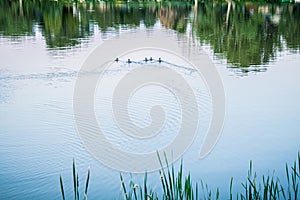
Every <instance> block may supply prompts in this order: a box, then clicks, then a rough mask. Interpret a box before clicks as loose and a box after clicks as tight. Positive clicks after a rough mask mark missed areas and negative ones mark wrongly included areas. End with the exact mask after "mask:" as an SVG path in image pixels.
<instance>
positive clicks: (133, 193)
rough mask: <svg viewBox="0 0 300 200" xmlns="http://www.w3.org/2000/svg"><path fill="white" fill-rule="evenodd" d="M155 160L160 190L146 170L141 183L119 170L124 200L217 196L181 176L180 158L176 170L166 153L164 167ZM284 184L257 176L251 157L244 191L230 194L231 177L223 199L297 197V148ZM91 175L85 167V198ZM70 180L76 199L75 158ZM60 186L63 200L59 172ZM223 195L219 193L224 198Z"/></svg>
mask: <svg viewBox="0 0 300 200" xmlns="http://www.w3.org/2000/svg"><path fill="white" fill-rule="evenodd" d="M158 160H159V163H160V165H161V169H160V170H159V177H160V180H161V188H160V191H155V190H154V189H152V188H151V187H149V186H148V184H147V180H148V177H147V176H148V175H147V172H145V174H144V180H143V184H137V183H134V182H133V181H132V180H130V182H129V184H126V183H125V181H124V178H123V176H122V174H120V179H121V186H122V196H123V198H124V199H125V200H158V199H162V200H197V199H203V200H212V199H216V200H217V199H220V192H219V189H218V188H217V189H216V190H215V191H212V190H211V189H210V188H209V187H208V185H206V184H204V182H203V181H202V180H200V182H199V183H200V184H199V183H198V182H192V179H191V175H190V173H188V175H187V176H186V177H183V170H182V168H183V163H182V161H181V163H180V165H179V169H178V171H177V172H176V171H175V169H174V165H173V164H172V165H171V166H170V165H169V163H168V161H167V159H166V156H165V159H164V161H165V164H166V167H163V162H162V160H161V158H160V156H159V155H158ZM285 171H286V184H283V183H282V182H281V181H280V179H279V178H278V177H276V178H275V177H274V174H273V175H271V176H270V175H268V176H265V175H263V176H262V178H261V179H258V177H257V174H256V173H255V172H254V173H253V165H252V161H250V166H249V170H248V177H247V179H246V181H245V183H242V186H243V188H244V191H243V192H240V193H236V194H235V195H234V194H233V192H232V191H233V190H232V189H233V178H231V180H230V186H229V198H226V199H230V200H233V199H236V200H277V199H278V200H279V199H284V200H297V199H300V192H299V183H300V152H298V156H297V159H296V161H294V163H293V165H292V166H291V167H289V166H288V165H287V164H286V169H285ZM89 177H90V170H88V175H87V179H86V186H85V191H84V199H87V189H88V183H89ZM73 182H74V183H73V184H74V198H75V200H79V191H78V188H79V181H78V174H76V171H75V162H74V161H73ZM60 186H61V193H62V199H63V200H65V193H64V188H63V181H62V177H61V176H60ZM223 198H224V197H222V199H223Z"/></svg>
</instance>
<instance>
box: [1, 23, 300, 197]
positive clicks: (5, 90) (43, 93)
mask: <svg viewBox="0 0 300 200" xmlns="http://www.w3.org/2000/svg"><path fill="white" fill-rule="evenodd" d="M127 29H128V30H135V29H137V30H139V29H141V30H145V29H146V28H145V27H144V26H143V25H141V26H140V27H131V28H129V27H127ZM128 30H125V31H124V32H126V31H128ZM147 30H150V31H153V32H155V31H158V30H165V28H164V26H162V25H161V23H160V22H159V21H157V22H156V23H155V26H154V27H152V28H150V29H147ZM106 34H107V33H106ZM106 34H102V32H101V31H98V32H95V33H94V34H93V35H92V36H89V37H88V38H85V39H84V40H82V43H81V44H80V45H77V46H74V47H72V48H66V49H56V48H49V47H47V46H46V42H45V38H44V37H43V35H42V33H41V30H40V29H39V27H38V26H36V28H35V30H34V35H33V36H24V37H18V38H14V37H1V39H0V119H1V120H0V190H1V195H0V198H1V199H49V198H50V199H60V198H61V196H60V195H61V194H60V187H59V176H60V175H62V177H63V181H64V185H65V191H67V196H68V197H71V196H72V188H73V186H72V161H73V159H75V161H76V165H77V170H78V173H79V181H80V187H81V191H83V187H84V182H85V177H86V174H87V169H88V168H89V167H90V169H91V179H90V186H89V191H88V196H89V199H96V198H100V197H103V196H105V198H107V199H111V198H113V199H119V198H121V196H122V192H121V187H120V180H119V173H120V172H119V171H118V170H114V169H111V168H109V167H106V166H104V165H103V164H102V163H101V162H99V161H98V160H96V159H95V158H93V157H92V156H91V155H90V154H89V153H88V151H87V150H86V148H85V147H84V145H83V143H82V141H81V140H80V138H79V135H78V134H77V129H76V123H75V120H74V110H73V94H74V87H75V82H76V78H77V75H78V73H79V70H80V67H81V64H82V62H83V60H84V59H85V58H86V57H87V56H88V55H89V53H90V52H91V51H92V50H93V49H94V48H95V47H96V46H98V45H100V44H101V43H102V42H103V40H104V39H105V40H106V39H107V38H111V37H112V35H117V34H123V33H122V31H121V32H119V33H116V32H115V31H112V32H111V35H110V36H109V37H108V36H107V35H106ZM173 34H174V35H177V34H178V35H179V36H178V41H177V42H178V43H180V44H184V45H182V49H183V51H185V50H187V49H189V47H190V46H189V45H191V44H190V43H189V42H188V41H187V40H185V39H183V37H181V36H180V34H179V33H177V32H175V31H174V32H173ZM108 35H109V34H108ZM162 39H164V38H162ZM198 39H199V38H197V37H195V38H194V40H195V41H196V43H197V41H198ZM193 44H194V43H193ZM202 48H203V49H204V50H205V52H206V53H207V54H208V55H209V57H210V58H211V59H212V61H213V63H214V65H215V66H216V68H217V70H218V72H219V74H220V76H221V79H222V81H223V85H224V90H225V96H226V103H225V105H226V115H225V122H224V127H223V131H222V134H221V137H220V138H219V140H218V142H217V144H216V146H215V148H214V149H213V150H212V151H211V153H210V154H209V155H208V156H207V157H205V158H204V159H199V150H200V146H201V144H202V142H203V134H204V132H205V131H206V130H207V128H208V126H209V117H208V119H205V118H203V120H204V121H201V123H204V124H201V126H200V127H199V129H198V131H199V134H198V135H197V136H196V138H195V140H194V142H193V143H192V145H191V146H190V148H189V149H188V150H187V151H186V152H185V153H184V155H183V157H182V158H183V162H184V170H185V173H187V172H188V171H189V172H191V174H192V178H193V180H195V181H196V180H200V179H203V180H204V182H205V183H207V184H208V185H209V186H210V187H211V188H216V187H220V190H221V194H224V195H225V196H226V194H227V193H228V191H229V182H230V178H231V177H234V186H235V190H236V191H239V190H241V188H242V187H241V184H240V183H241V182H243V181H245V179H246V174H247V169H248V166H249V161H250V160H253V163H254V170H255V171H257V173H258V174H259V175H260V174H268V173H269V174H272V173H273V170H274V171H275V174H276V175H278V176H280V177H283V176H284V166H285V163H286V162H287V163H291V162H293V161H294V159H295V158H296V155H297V152H298V151H299V147H300V143H299V141H300V115H299V113H300V88H299V74H300V68H299V66H300V54H299V52H297V51H296V52H295V51H291V50H290V49H289V48H287V47H286V46H285V45H284V43H283V50H282V51H281V52H280V53H278V55H277V56H276V58H275V59H274V60H272V61H270V62H269V63H267V64H265V65H264V66H263V67H264V68H266V69H267V70H266V71H264V72H255V71H252V72H250V73H243V72H242V70H240V69H238V68H228V63H227V60H226V58H225V57H222V56H219V55H217V54H214V53H213V50H212V48H211V47H210V46H209V45H203V46H202ZM125 67H126V66H125ZM122 69H124V66H123V68H122ZM126 70H127V69H125V71H126ZM122 73H124V71H122V70H120V71H118V70H117V71H115V72H113V73H112V74H110V76H112V77H118V76H120V75H121V74H122ZM110 76H107V77H106V78H107V79H108V80H107V81H108V83H109V79H110ZM186 77H187V78H188V77H189V75H186ZM193 78H195V77H190V81H191V84H194V85H193V87H194V88H196V89H197V87H200V86H202V85H201V84H203V83H201V84H199V85H197V82H195V81H193ZM106 84H107V83H106ZM200 88H201V87H200ZM148 91H150V93H147V92H144V93H143V92H142V91H141V92H140V93H137V96H135V97H134V98H133V99H132V102H133V104H132V107H131V108H130V110H131V115H132V116H133V118H134V119H135V120H137V123H141V124H142V125H143V123H146V124H147V120H149V119H148V118H147V116H146V117H145V116H144V115H147V113H146V112H145V109H146V111H147V108H148V107H149V103H150V106H151V103H153V102H149V101H147V100H146V101H140V99H139V98H142V97H144V96H145V95H150V96H151V97H153V99H154V101H155V103H157V102H158V103H159V102H162V104H163V103H166V102H167V103H166V106H167V108H166V109H167V111H168V110H169V111H168V113H169V115H170V116H173V117H174V120H175V122H176V120H179V119H180V117H178V116H177V115H178V113H179V111H178V110H176V109H178V108H177V107H176V105H175V103H176V99H173V100H172V97H170V94H165V96H164V95H163V94H164V90H160V89H157V88H150V89H149V90H148ZM151 92H152V93H151ZM108 93H109V91H108ZM101 95H102V94H99V95H98V96H97V95H96V97H95V98H96V101H99V104H97V106H96V108H95V110H96V113H98V114H99V115H98V117H99V118H101V116H102V117H104V118H106V120H107V121H105V122H104V124H105V129H107V131H111V132H113V133H115V131H116V127H114V126H113V125H111V126H110V124H109V123H110V121H111V120H109V119H110V118H109V117H112V116H106V115H108V114H109V113H110V112H107V113H105V112H101V111H103V110H107V108H108V107H109V100H110V99H109V98H108V99H105V98H101ZM103 95H104V96H105V95H106V93H105V94H103ZM155 95H156V96H155ZM201 95H202V96H201ZM201 95H200V96H199V97H198V98H199V102H200V103H199V105H200V104H201V100H202V101H203V102H202V103H203V104H205V105H210V100H209V98H208V97H209V95H208V93H207V90H205V89H204V90H203V93H201ZM146 97H147V96H146ZM146 99H147V98H146ZM170 99H171V100H170ZM203 99H204V100H203ZM207 99H208V100H207ZM164 101H166V102H164ZM169 101H170V102H169ZM173 101H174V102H175V103H174V102H173ZM168 106H169V107H168ZM172 106H174V109H172ZM200 106H201V105H200ZM209 107H210V106H208V108H205V106H204V107H203V111H204V112H205V113H206V114H207V116H210V115H211V112H212V111H211V108H209ZM167 116H168V115H167ZM143 117H144V118H143ZM139 118H142V119H143V121H141V122H139V121H138V119H139ZM201 119H202V118H201ZM177 126H178V125H176V124H175V125H174V126H172V124H171V125H170V124H169V126H168V127H167V128H168V132H169V133H171V132H172V131H174V129H176V128H178V127H177ZM168 138H169V139H170V138H172V136H170V135H167V136H166V137H165V139H162V141H158V142H157V143H155V141H152V142H153V143H155V145H158V146H160V145H167V144H168V141H167V139H168ZM154 139H155V138H154ZM154 139H153V138H152V140H154ZM111 140H112V141H113V142H116V143H119V144H120V145H121V146H122V148H125V149H127V150H128V149H129V151H135V150H138V149H139V148H140V147H139V146H138V144H136V145H134V146H133V147H131V144H130V143H128V140H127V139H126V138H123V139H122V140H121V139H120V141H119V139H118V137H114V136H112V138H111ZM129 142H130V141H129ZM142 145H143V144H142ZM155 145H154V147H153V146H152V147H151V148H152V150H153V149H155V148H157V146H155ZM135 148H136V149H135ZM146 150H147V149H141V152H143V151H146ZM120 162H124V161H123V160H120ZM178 164H179V161H177V162H175V166H176V165H178ZM124 176H125V178H126V180H128V181H129V180H130V174H128V173H124ZM142 178H143V175H141V174H134V175H133V179H134V180H136V181H140V182H141V181H142ZM149 182H150V185H152V186H153V187H154V188H155V187H156V188H160V185H159V184H160V183H159V174H158V172H152V173H150V174H149Z"/></svg>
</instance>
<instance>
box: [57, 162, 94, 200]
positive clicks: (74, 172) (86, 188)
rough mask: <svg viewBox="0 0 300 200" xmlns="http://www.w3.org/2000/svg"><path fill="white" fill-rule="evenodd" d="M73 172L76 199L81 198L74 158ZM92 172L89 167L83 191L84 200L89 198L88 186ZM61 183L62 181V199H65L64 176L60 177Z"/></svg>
mask: <svg viewBox="0 0 300 200" xmlns="http://www.w3.org/2000/svg"><path fill="white" fill-rule="evenodd" d="M72 174H73V192H74V199H75V200H79V199H80V194H79V178H78V173H76V166H75V160H73V165H72ZM90 174H91V171H90V169H88V173H87V177H86V182H85V190H84V192H83V199H84V200H87V191H88V187H89V180H90ZM59 183H60V190H61V196H62V199H63V200H65V199H66V198H65V191H64V186H63V180H62V176H60V177H59Z"/></svg>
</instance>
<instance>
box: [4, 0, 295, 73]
mask: <svg viewBox="0 0 300 200" xmlns="http://www.w3.org/2000/svg"><path fill="white" fill-rule="evenodd" d="M299 19H300V4H282V5H280V4H265V3H264V4H261V3H260V4H258V3H235V2H233V3H232V4H227V3H216V2H214V3H212V2H208V3H199V4H198V7H197V8H196V7H194V6H193V5H192V4H189V3H182V2H177V3H176V2H173V3H170V2H162V3H144V4H143V3H125V4H124V3H105V2H90V3H83V4H75V3H62V2H54V1H36V0H32V1H22V0H18V1H13V0H12V1H0V35H1V36H2V37H9V38H18V37H21V38H22V37H24V36H28V35H34V34H35V31H34V28H35V27H39V29H40V30H41V32H42V35H43V37H44V38H45V41H46V45H47V48H49V49H52V48H56V49H64V48H73V47H76V45H78V44H80V43H81V42H82V41H83V40H84V39H86V38H88V37H90V36H93V35H94V34H95V33H94V31H95V27H97V28H98V29H99V30H101V31H102V32H107V33H110V32H111V31H115V32H118V31H120V29H122V28H124V29H131V28H135V27H138V26H140V25H141V24H143V25H144V26H146V27H147V28H152V27H153V26H154V25H155V24H157V22H160V24H161V25H162V26H164V27H165V28H167V29H173V30H176V31H177V32H179V33H180V34H184V33H187V31H188V29H187V27H188V24H190V25H191V27H192V30H193V36H194V37H195V38H197V39H199V41H200V43H202V44H209V45H210V46H211V48H212V49H213V51H214V53H215V54H216V55H222V56H223V57H225V58H226V59H227V62H228V63H230V67H239V68H242V69H243V71H244V72H248V71H251V70H257V71H264V70H265V68H255V69H252V68H251V67H250V66H263V65H266V64H268V63H269V62H270V61H272V60H274V59H275V58H276V56H277V54H278V53H279V52H281V51H283V50H284V49H286V48H287V49H289V50H290V51H291V52H293V53H299V50H300V20H299ZM249 67H250V68H249Z"/></svg>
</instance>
